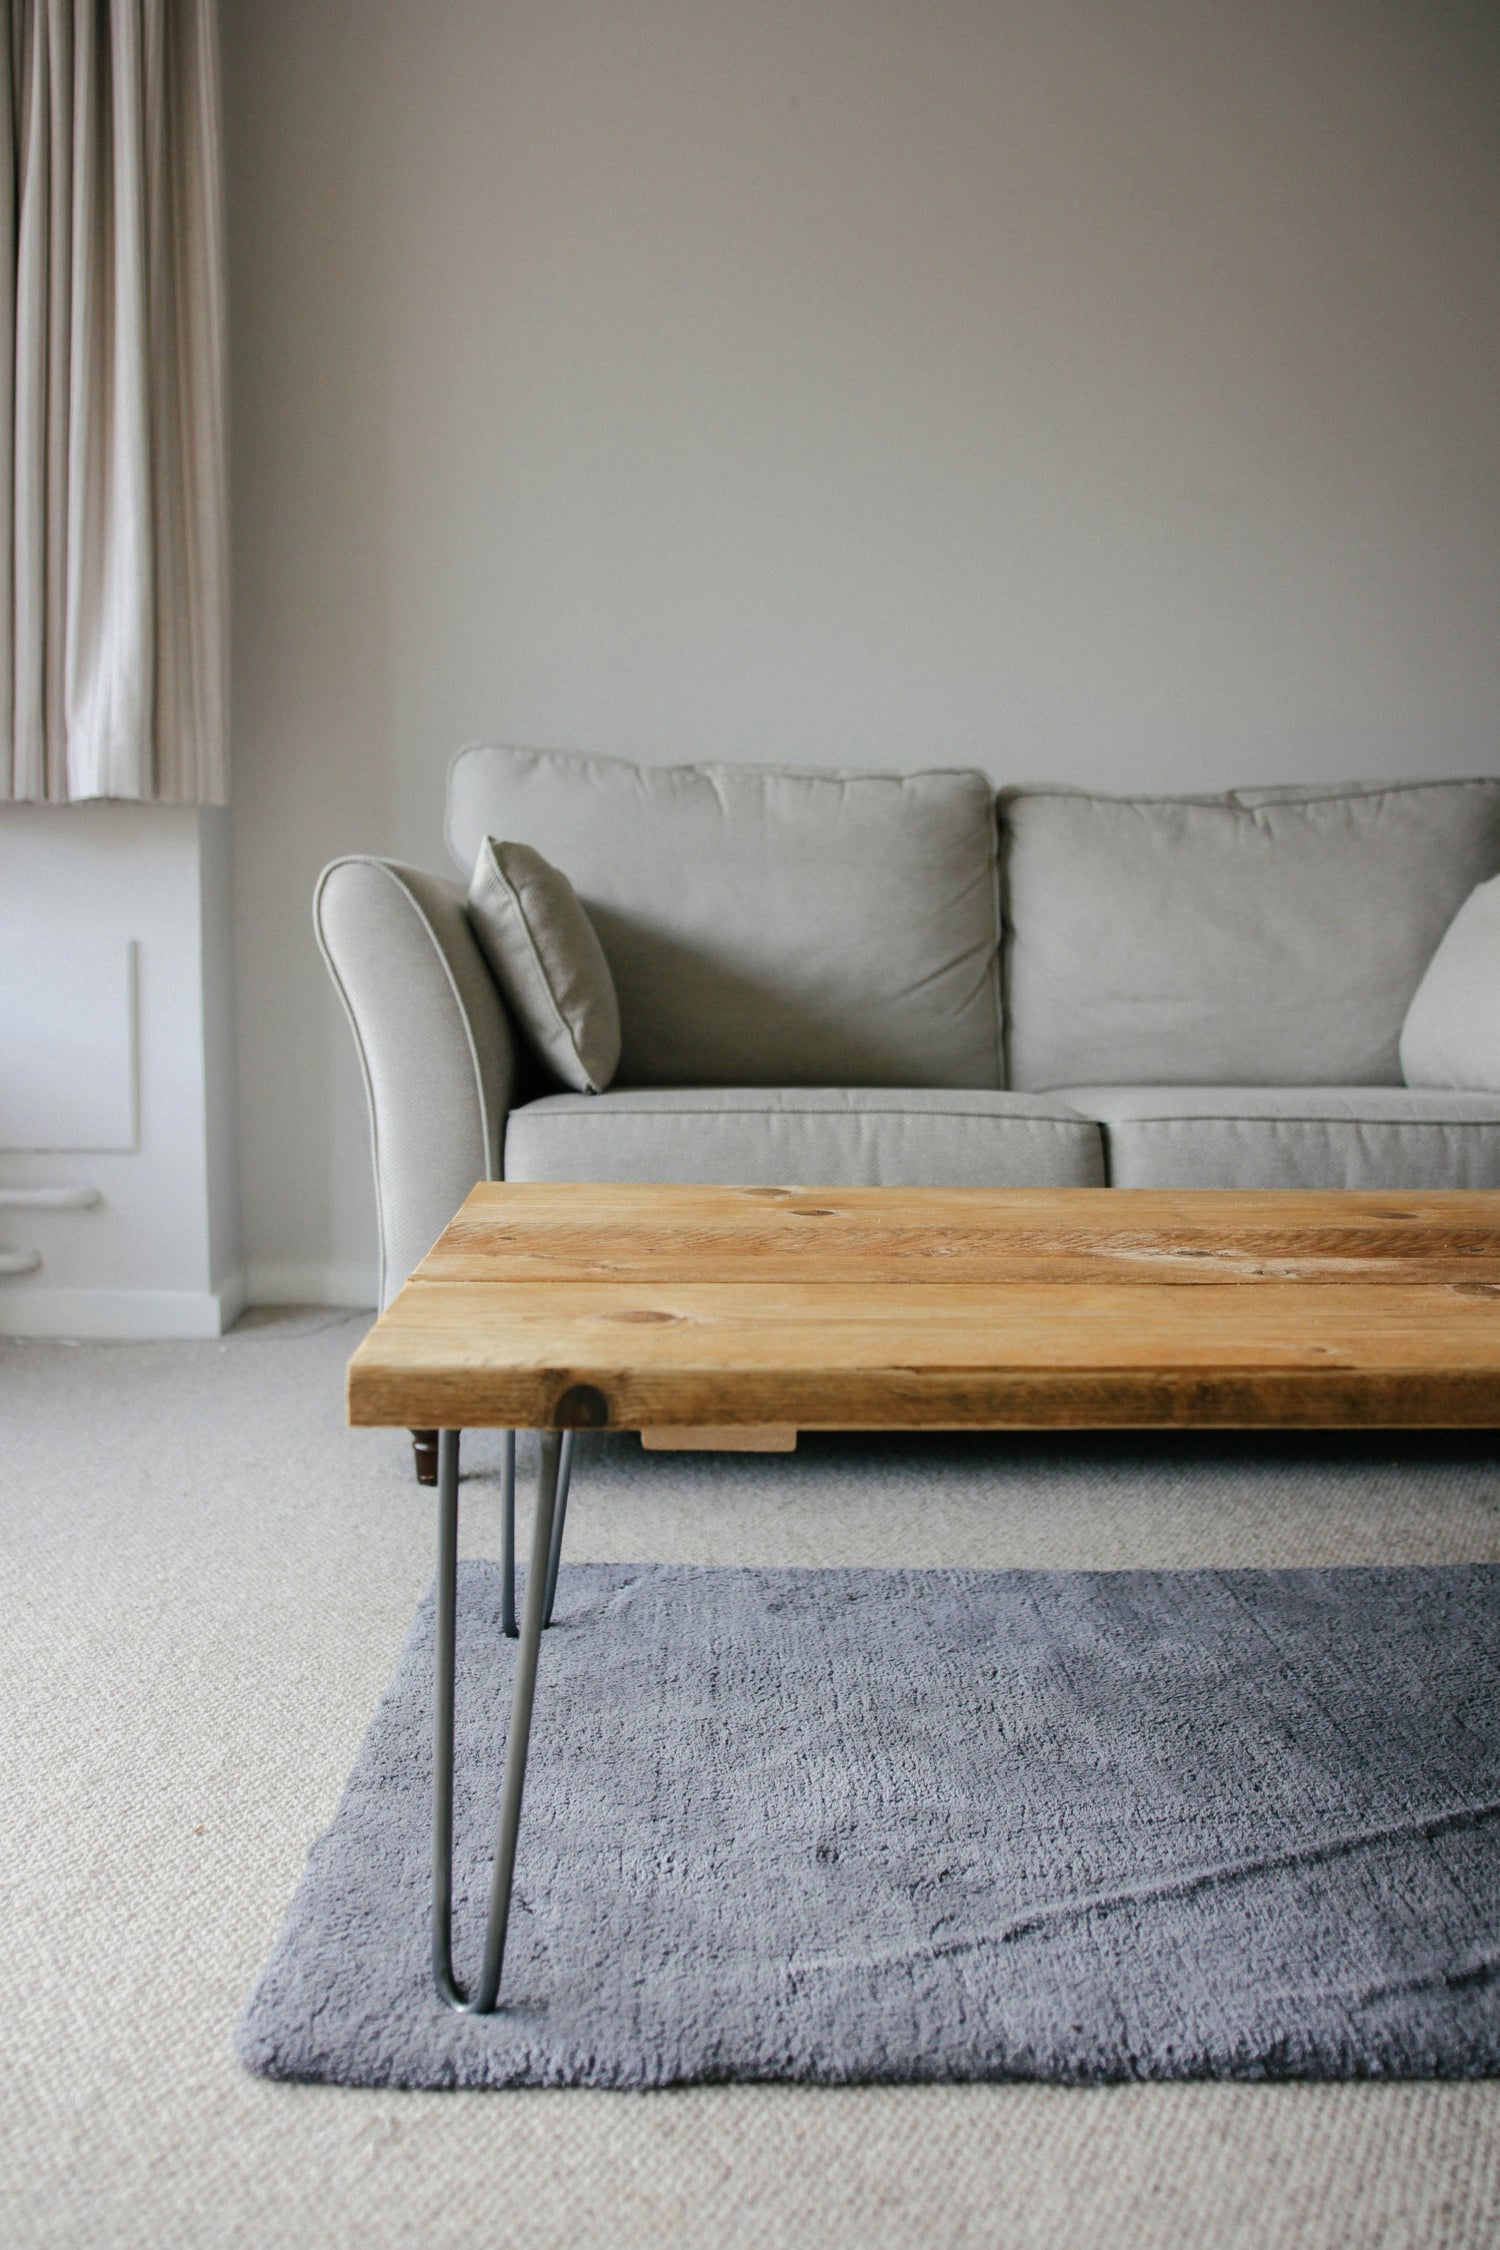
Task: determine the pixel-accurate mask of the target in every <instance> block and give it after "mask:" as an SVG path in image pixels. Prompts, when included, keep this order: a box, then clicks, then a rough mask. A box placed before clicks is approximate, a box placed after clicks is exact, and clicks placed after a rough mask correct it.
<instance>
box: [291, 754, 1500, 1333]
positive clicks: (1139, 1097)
mask: <svg viewBox="0 0 1500 2250" xmlns="http://www.w3.org/2000/svg"><path fill="white" fill-rule="evenodd" d="M486 835H495V836H501V837H505V838H508V839H512V840H516V841H520V842H525V843H529V844H532V845H534V846H535V847H536V849H537V850H539V851H540V852H542V853H543V854H544V855H545V857H546V858H547V859H549V860H551V861H552V862H553V863H554V864H555V865H556V866H558V867H560V868H561V869H562V870H563V872H564V873H565V874H567V875H568V876H569V877H570V879H571V880H572V882H573V884H574V887H575V888H576V890H577V891H578V893H579V896H580V897H581V898H582V900H583V902H584V904H585V906H586V907H587V909H588V912H589V916H590V919H591V920H592V921H593V923H594V925H595V927H596V929H597V930H598V932H599V936H600V939H601V941H602V944H603V947H604V951H605V955H606V958H607V959H608V961H609V965H610V969H611V971H612V973H613V976H614V979H615V983H616V987H617V990H618V993H619V1001H620V1013H621V1026H622V1034H623V1048H622V1056H621V1063H620V1070H619V1075H618V1080H617V1082H616V1083H615V1084H614V1085H612V1086H611V1087H610V1088H609V1090H608V1091H607V1092H605V1093H603V1094H598V1095H587V1094H572V1093H560V1092H558V1091H556V1089H555V1088H553V1087H549V1085H548V1084H547V1083H546V1082H545V1081H544V1080H543V1079H542V1078H541V1077H540V1074H539V1071H538V1067H537V1066H536V1064H535V1063H534V1062H533V1061H532V1060H531V1059H530V1058H529V1057H528V1055H527V1054H526V1052H525V1051H524V1050H523V1048H522V1047H521V1045H520V1043H519V1042H518V1040H517V1038H516V1037H515V1035H514V1032H513V1029H512V1026H511V1024H510V1022H509V1020H508V1018H507V1015H506V1011H505V1008H504V1006H503V1004H502V1002H501V999H500V996H499V993H498V992H497V990H496V987H495V984H494V981H493V979H492V977H491V975H490V972H489V970H488V968H487V966H486V964H485V961H484V959H483V957H482V955H481V953H480V951H479V949H478V946H477V945H476V943H475V940H474V937H473V934H472V931H471V929H470V925H469V921H468V916H467V912H466V908H465V903H464V888H463V885H461V884H454V883H450V882H445V881H443V880H442V879H441V878H439V877H437V876H434V875H430V874H426V873H423V872H421V871H419V870H417V869H415V868H410V867H401V866H397V865H394V864H393V863H391V862H388V861H381V860H375V859H367V858H357V859H343V860H338V861H336V862H335V863H334V865H333V866H331V867H330V868H328V869H327V870H326V871H325V873H324V874H323V876H322V878H321V880H320V882H319V885H318V891H317V900H316V924H317V930H318V936H319V941H320V943H321V945H322V947H323V950H324V954H325V956H326V958H327V961H328V965H329V968H330V970H331V972H332V974H333V978H334V981H335V983H336V985H337V987H338V990H339V992H340V994H341V996H342V998H343V1001H344V1004H345V1007H346V1008H347V1010H348V1014H349V1019H350V1022H351V1024H352V1026H353V1029H354V1036H355V1040H356V1042H357V1045H358V1048H359V1054H360V1059H361V1063H362V1066H363V1069H364V1074H365V1082H366V1086H367V1088H368V1092H369V1100H370V1118H371V1131H372V1139H373V1148H374V1160H375V1180H376V1191H377V1202H378V1208H379V1221H380V1254H381V1296H382V1302H385V1301H387V1300H388V1299H389V1298H390V1297H391V1296H392V1295H393V1294H394V1292H395V1291H396V1289H397V1288H399V1286H400V1285H401V1282H402V1281H403V1280H404V1278H405V1276H406V1274H407V1273H408V1272H409V1270H410V1269H411V1267H412V1266H413V1265H414V1264H415V1263H416V1262H417V1260H418V1259H419V1258H420V1257H421V1256H422V1255H423V1253H424V1252H425V1251H426V1249H427V1248H428V1246H429V1245H430V1244H431V1242H432V1241H433V1240H434V1238H435V1237H436V1236H437V1234H438V1233H439V1232H440V1231H441V1229H442V1227H443V1226H444V1225H445V1223H446V1222H447V1220H448V1218H449V1217H450V1216H451V1214H452V1213H453V1211H454V1210H455V1209H456V1207H457V1205H458V1204H459V1203H460V1202H461V1201H462V1199H463V1197H464V1196H465V1195H466V1194H467V1192H468V1190H469V1188H470V1187H471V1186H472V1185H473V1183H474V1181H475V1180H476V1179H480V1178H499V1177H506V1178H512V1179H525V1180H544V1179H549V1180H564V1179H592V1180H601V1179H602V1180H611V1179H614V1180H697V1181H726V1182H738V1183H743V1184H745V1185H752V1186H761V1185H775V1184H778V1183H782V1182H797V1183H800V1184H807V1185H819V1186H838V1185H852V1184H858V1183H879V1182H885V1181H888V1182H900V1183H921V1182H929V1183H934V1184H949V1185H972V1186H1026V1185H1048V1186H1066V1185H1076V1186H1080V1187H1083V1186H1100V1185H1105V1184H1114V1185H1117V1186H1124V1187H1275V1188H1299V1187H1300V1188H1328V1187H1336V1188H1398V1189H1416V1188H1432V1187H1464V1188H1469V1187H1497V1186H1500V1093H1496V1092H1481V1091H1474V1090H1467V1091H1466V1090H1463V1089H1459V1088H1454V1089H1451V1090H1450V1089H1444V1088H1431V1087H1422V1088H1419V1087H1408V1086H1406V1085H1404V1084H1403V1083H1402V1077H1401V1064H1400V1056H1399V1051H1398V1047H1399V1041H1400V1035H1401V1028H1402V1023H1403V1020H1404V1018H1405V1015H1406V1010H1407V1007H1408V1004H1409V1002H1410V1000H1411V998H1412V995H1413V993H1414V991H1415V990H1416V987H1417V985H1418V983H1419V981H1420V980H1421V977H1422V975H1423V972H1424V970H1425V968H1426V967H1427V964H1428V962H1429V961H1430V959H1431V957H1432V955H1433V953H1434V951H1435V950H1436V948H1437V946H1438V943H1439V941H1440V940H1441V938H1442V937H1443V934H1444V932H1445V930H1446V929H1447V927H1448V925H1449V923H1450V922H1451V920H1452V918H1453V916H1454V915H1455V914H1456V912H1457V911H1458V909H1459V907H1460V906H1461V905H1462V904H1463V903H1464V901H1465V899H1466V898H1467V897H1468V895H1469V893H1470V892H1471V891H1472V890H1473V889H1474V887H1475V886H1476V885H1477V884H1479V883H1481V882H1484V881H1486V880H1487V879H1489V878H1490V877H1492V876H1494V875H1495V874H1496V873H1497V872H1500V781H1497V780H1477V781H1454V782H1415V783H1409V784H1402V785H1371V786H1367V787H1366V786H1358V787H1348V788H1321V789H1256V790H1236V791H1234V792H1232V793H1230V794H1229V795H1226V796H1219V797H1192V798H1151V799H1143V798H1117V797H1105V796H1098V795H1092V794H1088V793H1085V792H1082V791H1072V790H1066V789H1048V788H1028V789H1007V790H1002V791H1001V792H1000V794H999V796H998V797H997V796H996V794H995V792H994V790H993V788H992V786H991V784H990V783H989V782H988V781H987V780H986V778H985V777H984V776H983V775H982V774H979V773H972V772H964V771H948V772H938V773H917V774H907V775H892V774H868V773H840V774H832V773H818V772H795V771H789V770H787V769H784V768H768V767H746V766H732V767H713V766H658V767H642V766H636V765H632V764H630V763H628V762H627V761H625V760H621V759H613V758H590V757H582V756H577V755H573V754H571V753H560V752H539V751H528V750H516V749H509V748H505V747H502V746H499V745H495V744H477V745H474V746H472V747H471V748H469V749H467V750H464V751H461V752H460V753H459V755H458V757H457V758H456V759H455V760H454V762H453V765H452V767H451V768H450V773H449V787H448V808H447V837H448V843H449V848H450V850H451V852H452V855H453V859H454V861H455V864H456V865H457V867H458V868H459V869H461V870H462V871H463V874H464V877H465V880H467V876H468V873H469V870H470V869H471V868H472V866H473V863H474V859H475V855H476V853H477V851H478V849H479V845H480V843H481V841H482V839H483V838H484V837H485V836H486Z"/></svg>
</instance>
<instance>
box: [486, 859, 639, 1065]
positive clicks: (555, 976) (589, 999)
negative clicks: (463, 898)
mask: <svg viewBox="0 0 1500 2250" xmlns="http://www.w3.org/2000/svg"><path fill="white" fill-rule="evenodd" d="M469 920H470V921H471V922H472V923H473V925H474V934H475V936H476V937H477V938H478V940H479V949H480V951H481V952H482V953H483V955H484V957H485V959H486V961H488V963H489V965H490V968H491V969H492V970H493V972H494V977H495V982H496V984H497V985H498V986H499V987H500V992H501V996H502V997H503V999H504V1000H505V1001H506V1003H507V1005H508V1006H509V1008H510V1011H511V1014H512V1015H513V1016H514V1017H515V1020H516V1025H517V1028H518V1029H519V1030H520V1032H521V1034H522V1036H523V1038H525V1039H527V1040H528V1041H529V1042H530V1044H531V1046H532V1047H533V1048H534V1049H535V1051H536V1053H537V1054H538V1055H540V1057H541V1059H542V1061H543V1062H544V1063H545V1064H546V1065H547V1068H548V1069H549V1070H550V1071H551V1073H552V1075H553V1077H554V1078H560V1079H561V1080H562V1082H563V1084H564V1085H565V1086H571V1087H572V1088H573V1089H574V1091H575V1092H576V1093H580V1094H602V1093H603V1091H604V1089H605V1087H606V1086H607V1085H608V1084H609V1082H610V1080H611V1079H612V1078H613V1077H614V1074H615V1071H616V1070H617V1069H618V1067H619V1062H620V1010H619V1005H618V1003H617V1002H616V999H615V980H614V978H613V977H612V976H611V975H610V973H609V963H608V962H607V961H606V960H605V958H604V952H603V948H602V947H601V946H600V943H599V940H598V937H597V935H596V934H595V931H594V926H593V924H592V923H591V922H590V920H589V918H588V916H587V915H586V914H585V913H584V911H583V908H582V907H581V906H580V905H579V903H578V894H577V892H576V891H575V890H574V889H573V886H572V884H571V883H570V882H569V881H568V878H567V876H566V875H563V874H561V873H559V871H558V869H557V868H555V867H553V866H552V865H551V863H550V862H549V861H547V860H545V859H543V857H542V855H541V853H540V852H538V851H533V850H532V848H531V846H530V845H529V844H511V843H506V842H503V841H502V840H501V839H500V838H499V837H496V836H486V838H485V840H484V842H483V843H482V844H481V845H480V847H479V854H478V857H477V858H476V859H475V862H474V879H473V881H472V882H471V883H470V885H469Z"/></svg>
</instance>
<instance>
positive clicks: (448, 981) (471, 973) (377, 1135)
mask: <svg viewBox="0 0 1500 2250" xmlns="http://www.w3.org/2000/svg"><path fill="white" fill-rule="evenodd" d="M313 923H314V926H315V928H316V930H317V933H318V943H319V945H320V946H321V948H322V951H323V958H324V960H325V961H326V962H327V963H328V968H329V973H330V974H331V976H332V978H333V981H334V984H335V985H336V986H337V988H338V993H339V998H340V999H341V1000H342V1001H343V1003H344V1007H345V1009H346V1010H347V1012H348V1016H349V1022H350V1024H351V1026H352V1027H353V1031H354V1042H355V1045H356V1047H357V1048H358V1050H359V1060H360V1068H361V1069H362V1070H363V1072H364V1079H365V1091H366V1094H367V1095H368V1097H369V1103H370V1142H371V1149H372V1153H373V1155H374V1159H375V1201H376V1206H377V1209H378V1212H379V1219H380V1302H381V1304H382V1305H385V1304H388V1303H389V1302H390V1300H391V1298H392V1297H394V1296H395V1294H396V1291H397V1290H398V1289H399V1288H400V1287H401V1285H402V1283H403V1282H404V1281H405V1279H406V1277H407V1275H408V1274H409V1273H410V1272H411V1269H412V1267H413V1266H414V1265H416V1263H417V1261H418V1260H419V1259H420V1258H422V1257H424V1256H425V1255H426V1253H427V1252H428V1251H429V1250H430V1249H431V1248H432V1245H433V1243H434V1242H435V1241H436V1240H437V1238H438V1236H439V1235H440V1234H441V1233H442V1231H443V1228H444V1227H445V1226H446V1225H447V1223H448V1221H449V1220H450V1219H451V1218H452V1216H453V1214H454V1212H455V1211H456V1210H457V1209H458V1206H459V1205H460V1203H462V1201H463V1199H464V1197H465V1196H466V1195H467V1194H468V1192H469V1190H470V1188H471V1187H473V1185H474V1183H475V1181H476V1180H485V1179H495V1178H498V1176H499V1173H500V1160H501V1152H502V1149H503V1147H504V1141H505V1119H506V1114H507V1112H508V1110H509V1109H510V1106H511V1099H512V1093H513V1089H514V1085H515V1061H516V1057H515V1046H514V1043H513V1040H512V1036H511V1028H510V1022H509V1019H508V1017H507V1015H506V1012H505V1004H504V1002H503V1001H502V1000H501V998H500V995H499V993H498V992H497V990H496V989H495V981H494V979H493V977H492V976H491V975H490V972H489V969H488V967H487V965H486V963H485V960H484V956H483V955H482V954H481V952H480V950H479V948H478V946H477V945H476V943H475V941H474V935H473V932H472V930H471V929H470V927H469V917H468V914H467V912H466V910H465V907H464V896H463V893H462V891H460V890H459V889H458V888H457V886H456V885H454V884H451V883H445V882H443V881H442V880H441V879H440V878H439V877H438V876H435V875H427V874H424V873H422V871H421V870H420V869H418V868H415V867H400V866H397V865H396V864H395V862H394V861H391V860H384V859H365V858H360V859H336V860H335V861H334V862H333V865H332V866H331V867H325V868H324V870H323V873H322V875H321V876H320V877H319V878H318V887H317V890H316V892H315V893H314V897H313Z"/></svg>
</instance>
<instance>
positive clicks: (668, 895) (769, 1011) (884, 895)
mask: <svg viewBox="0 0 1500 2250" xmlns="http://www.w3.org/2000/svg"><path fill="white" fill-rule="evenodd" d="M486 835H503V836H509V837H515V838H518V839H520V840H522V841H524V842H526V843H528V844H531V845H533V846H534V847H535V848H536V850H538V851H539V852H541V853H543V854H544V855H545V856H546V858H547V859H549V860H551V861H552V863H553V864H554V866H557V867H560V868H561V869H562V870H563V872H564V873H565V874H566V875H567V877H568V879H569V880H570V882H571V883H572V885H573V887H574V889H575V890H576V891H577V893H578V895H579V897H580V898H581V899H582V901H583V904H584V906H585V908H586V909H587V911H588V915H589V919H590V920H591V921H592V923H593V925H594V927H595V929H596V930H597V931H598V933H599V937H600V941H601V943H602V945H603V947H604V953H605V957H606V959H607V960H608V962H609V965H610V969H611V971H612V973H613V976H614V980H615V988H616V991H617V992H618V994H619V1003H620V1022H621V1030H622V1037H623V1049H622V1053H621V1058H620V1072H619V1076H620V1080H621V1082H622V1083H624V1084H634V1085H645V1086H689V1085H696V1086H704V1085H707V1086H715V1085H717V1086H724V1085H741V1086H747V1085H753V1086H766V1085H784V1086H793V1085H809V1086H843V1085H849V1086H856V1085H864V1086H968V1087H989V1088H995V1087H998V1086H999V1084H1000V1083H1001V1052H1000V1023H999V944H998V939H999V922H998V900H997V896H996V880H995V824H994V801H993V795H992V791H991V786H990V784H989V783H988V782H987V781H986V779H985V778H984V776H983V775H981V774H977V773H964V772H953V773H921V774H909V775H904V776H903V775H897V774H869V773H860V774H838V773H800V772H788V771H784V770H781V769H779V768H775V767H763V766H637V765H631V764H629V763H627V762H626V761H625V760H623V759H619V758H590V757H581V756H577V755H574V754H572V753H565V752H551V751H536V750H512V749H502V748H499V747H496V746H494V745H476V746H475V747H473V748H471V749H468V750H465V751H462V752H460V754H459V756H458V757H457V758H456V759H455V760H454V763H453V767H452V771H451V775H450V781H449V801H448V841H449V847H450V849H451V850H452V852H453V853H454V855H455V857H456V858H457V859H458V860H459V862H460V864H461V865H462V866H463V867H465V868H466V869H467V868H468V867H471V866H472V865H473V861H474V856H475V854H476V852H477V851H478V849H479V845H480V843H481V841H482V840H483V838H484V837H485V836H486ZM1434 942H1436V938H1434Z"/></svg>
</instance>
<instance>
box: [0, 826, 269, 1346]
mask: <svg viewBox="0 0 1500 2250" xmlns="http://www.w3.org/2000/svg"><path fill="white" fill-rule="evenodd" d="M229 880H230V855H229V816H228V814H227V813H225V812H223V811H208V810H201V811H200V810H195V809H193V808H192V807H189V806H179V805H128V804H82V805H65V806H48V805H4V806H0V936H3V935H4V934H7V933H12V932H14V933H17V934H24V935H25V937H26V938H27V939H36V938H40V937H46V936H47V935H48V934H49V933H55V934H57V935H58V936H63V937H68V936H72V935H75V934H84V935H91V936H97V937H99V938H102V939H107V940H110V941H113V942H114V943H116V944H119V943H121V942H125V943H129V944H130V945H132V946H133V947H134V965H133V985H134V993H133V1009H132V1010H131V1013H132V1014H133V1019H134V1020H133V1025H132V1027H131V1034H130V1044H131V1046H132V1047H133V1050H134V1071H133V1077H134V1097H135V1098H134V1101H133V1104H132V1105H131V1106H132V1107H133V1109H134V1117H133V1120H132V1124H131V1129H130V1130H129V1131H128V1132H127V1134H126V1135H125V1136H124V1137H125V1138H126V1139H127V1140H128V1142H129V1145H128V1146H124V1147H119V1146H114V1147H110V1148H107V1149H102V1150H101V1149H97V1148H87V1147H85V1148H81V1149H74V1148H69V1149H66V1150H64V1149H53V1148H41V1149H35V1150H21V1149H11V1148H6V1149H3V1150H0V1190H6V1189H31V1188H44V1187H64V1186H66V1187H73V1186H83V1187H92V1188H96V1189H97V1190H98V1191H99V1195H100V1201H99V1203H98V1204H97V1206H95V1207H94V1208H93V1209H89V1210H78V1211H48V1210H41V1211H38V1210H29V1209H13V1208H8V1207H0V1248H3V1249H5V1250H8V1251H11V1252H13V1253H16V1254H18V1255H26V1254H29V1253H39V1254H40V1256H41V1261H42V1262H41V1265H40V1268H39V1269H38V1270H37V1271H36V1272H34V1273H31V1274H27V1275H24V1276H20V1277H4V1278H0V1335H32V1336H217V1335H218V1334H219V1333H220V1331H221V1329H222V1328H223V1327H224V1326H225V1325H227V1323H228V1322H229V1321H232V1320H233V1319H234V1318H235V1317H236V1315H237V1314H238V1312H239V1311H240V1309H241V1306H242V1305H243V1302H244V1284H243V1277H242V1274H241V1270H240V1250H239V1220H238V1210H237V1191H236V1179H235V1163H234V1138H233V1136H234V1100H233V1087H234V1071H233V1014H232V1010H233V982H232V973H231V967H232V965H231V962H230V958H229V933H230V909H229ZM61 1029H62V1031H63V1034H64V1040H65V1043H66V1029H67V1027H66V1026H63V1027H61ZM0 1067H3V1063H0ZM85 1067H86V1065H85ZM65 1106H66V1105H65V1104H64V1107H65ZM59 1130H60V1133H61V1137H63V1138H65V1139H66V1138H68V1137H69V1135H68V1132H67V1127H66V1123H65V1122H64V1124H63V1125H62V1126H61V1127H60V1128H59ZM85 1137H86V1136H85Z"/></svg>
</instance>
